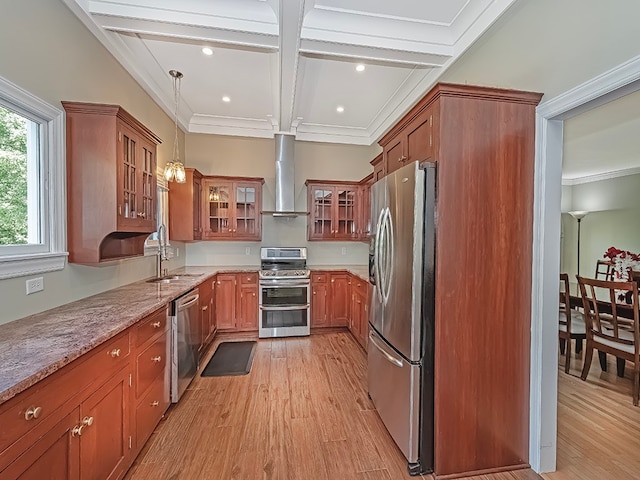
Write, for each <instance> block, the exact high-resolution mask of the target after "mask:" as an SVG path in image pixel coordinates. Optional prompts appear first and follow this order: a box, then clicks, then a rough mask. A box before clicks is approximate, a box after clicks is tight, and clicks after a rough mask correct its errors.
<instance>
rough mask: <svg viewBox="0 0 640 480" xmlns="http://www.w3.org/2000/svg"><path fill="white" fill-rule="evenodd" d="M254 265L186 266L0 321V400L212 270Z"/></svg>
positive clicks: (252, 269)
mask: <svg viewBox="0 0 640 480" xmlns="http://www.w3.org/2000/svg"><path fill="white" fill-rule="evenodd" d="M257 270H258V267H257V266H255V267H250V266H246V265H244V266H224V267H185V268H181V269H178V270H175V271H172V272H170V273H171V274H178V275H179V274H181V273H182V274H187V275H188V276H185V277H182V278H181V279H179V280H174V281H172V282H171V283H147V282H146V281H145V280H141V281H138V282H135V283H131V284H129V285H124V286H122V287H118V288H115V289H113V290H108V291H106V292H103V293H99V294H97V295H93V296H91V297H87V298H83V299H80V300H77V301H75V302H72V303H68V304H65V305H62V306H60V307H56V308H53V309H51V310H47V311H44V312H41V313H37V314H35V315H30V316H28V317H25V318H22V319H20V320H16V321H14V322H9V323H6V324H3V325H0V404H2V403H4V402H6V401H7V400H9V399H11V398H13V397H14V396H16V395H17V394H19V393H20V392H22V391H24V390H26V389H27V388H29V387H30V386H32V385H33V384H35V383H36V382H38V381H40V380H42V379H44V378H45V377H47V376H49V375H51V374H52V373H53V372H55V371H57V370H59V369H60V368H62V367H64V366H65V365H67V364H69V363H71V362H72V361H73V360H75V359H76V358H78V357H80V356H81V355H83V354H84V353H86V352H88V351H89V350H91V349H93V348H95V347H97V346H98V345H100V344H101V343H103V342H105V341H107V340H109V339H110V338H112V337H114V336H115V335H117V334H118V333H120V332H122V331H123V330H125V329H126V328H128V327H130V326H131V325H133V324H135V323H136V322H138V321H139V320H141V319H142V318H144V317H145V316H146V315H148V314H150V313H152V312H154V311H155V310H157V309H158V308H161V307H163V306H164V305H166V304H168V303H169V302H171V301H172V300H174V299H176V298H177V297H179V296H180V295H182V294H184V293H186V292H188V291H189V290H191V289H192V288H194V287H196V286H197V285H199V284H200V283H202V282H203V281H205V280H206V279H207V278H210V277H212V276H213V275H215V274H216V273H223V272H255V271H257Z"/></svg>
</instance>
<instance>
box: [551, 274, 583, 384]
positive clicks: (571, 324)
mask: <svg viewBox="0 0 640 480" xmlns="http://www.w3.org/2000/svg"><path fill="white" fill-rule="evenodd" d="M559 300H560V306H559V309H558V336H559V339H560V351H562V350H563V348H562V346H563V343H564V354H565V362H564V372H565V373H569V367H570V366H571V340H576V352H577V350H578V342H582V340H584V339H585V338H586V329H585V323H584V317H583V315H582V313H580V312H579V311H578V310H574V309H573V308H571V303H570V301H569V275H567V274H566V273H561V274H560V298H559Z"/></svg>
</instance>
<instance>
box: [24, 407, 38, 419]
mask: <svg viewBox="0 0 640 480" xmlns="http://www.w3.org/2000/svg"><path fill="white" fill-rule="evenodd" d="M41 413H42V407H30V408H28V409H27V411H26V412H24V419H25V420H31V419H33V418H38V417H39V416H40V414H41Z"/></svg>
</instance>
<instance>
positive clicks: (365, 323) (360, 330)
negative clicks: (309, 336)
mask: <svg viewBox="0 0 640 480" xmlns="http://www.w3.org/2000/svg"><path fill="white" fill-rule="evenodd" d="M369 288H370V285H369V282H366V281H364V280H362V279H361V278H360V277H358V276H356V275H353V274H351V273H348V272H344V271H326V272H318V271H316V272H311V327H313V328H323V327H348V328H349V331H350V332H351V333H352V334H353V336H354V337H355V339H356V340H357V341H358V343H359V344H360V345H362V347H363V348H365V349H366V348H367V338H368V335H369Z"/></svg>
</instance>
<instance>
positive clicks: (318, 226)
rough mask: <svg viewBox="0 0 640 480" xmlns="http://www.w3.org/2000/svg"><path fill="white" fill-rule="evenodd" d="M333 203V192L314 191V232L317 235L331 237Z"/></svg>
mask: <svg viewBox="0 0 640 480" xmlns="http://www.w3.org/2000/svg"><path fill="white" fill-rule="evenodd" d="M332 202H333V191H332V190H325V189H317V190H314V191H313V214H314V222H313V232H314V234H315V235H331V233H332V232H331V204H332Z"/></svg>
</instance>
